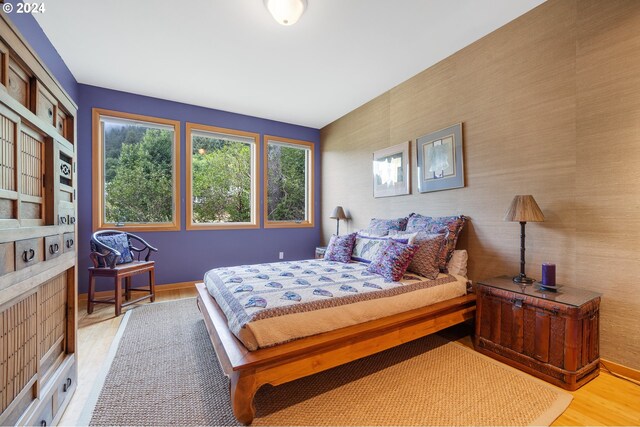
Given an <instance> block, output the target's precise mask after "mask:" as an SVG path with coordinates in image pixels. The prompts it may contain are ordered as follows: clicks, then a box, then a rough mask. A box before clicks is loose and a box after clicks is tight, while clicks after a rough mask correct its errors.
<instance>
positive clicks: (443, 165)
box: [416, 123, 464, 193]
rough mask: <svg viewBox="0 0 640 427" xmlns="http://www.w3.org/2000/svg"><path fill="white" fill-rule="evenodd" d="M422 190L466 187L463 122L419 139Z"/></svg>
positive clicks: (419, 179)
mask: <svg viewBox="0 0 640 427" xmlns="http://www.w3.org/2000/svg"><path fill="white" fill-rule="evenodd" d="M416 151H417V154H418V190H419V191H420V192H421V193H428V192H430V191H440V190H450V189H452V188H460V187H464V162H463V158H462V123H458V124H456V125H453V126H450V127H448V128H446V129H442V130H439V131H437V132H432V133H430V134H428V135H425V136H422V137H420V138H418V139H417V140H416Z"/></svg>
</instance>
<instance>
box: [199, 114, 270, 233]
mask: <svg viewBox="0 0 640 427" xmlns="http://www.w3.org/2000/svg"><path fill="white" fill-rule="evenodd" d="M259 138H260V136H259V135H258V134H255V133H249V132H241V131H237V130H231V129H222V128H216V127H212V126H205V125H199V124H194V123H187V229H189V230H203V229H217V228H225V229H230V228H258V227H259V226H260V220H259V218H258V213H257V206H258V182H257V177H258V172H257V171H258V164H257V154H256V147H257V145H258V140H259Z"/></svg>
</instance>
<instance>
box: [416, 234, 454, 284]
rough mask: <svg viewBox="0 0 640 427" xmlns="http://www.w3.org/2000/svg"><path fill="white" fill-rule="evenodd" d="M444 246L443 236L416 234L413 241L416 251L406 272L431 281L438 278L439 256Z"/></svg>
mask: <svg viewBox="0 0 640 427" xmlns="http://www.w3.org/2000/svg"><path fill="white" fill-rule="evenodd" d="M444 244H445V235H444V234H426V233H418V235H417V236H416V238H415V240H414V245H416V246H417V247H418V249H417V250H416V253H415V255H414V256H413V259H412V260H411V264H409V267H407V270H409V271H412V272H414V273H416V274H419V275H421V276H423V277H426V278H428V279H432V280H433V279H435V278H436V277H438V273H440V265H439V262H440V254H441V253H442V247H443V246H444Z"/></svg>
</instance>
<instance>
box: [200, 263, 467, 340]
mask: <svg viewBox="0 0 640 427" xmlns="http://www.w3.org/2000/svg"><path fill="white" fill-rule="evenodd" d="M367 266H368V265H367V264H363V263H349V264H344V263H339V262H334V261H324V260H303V261H290V262H277V263H269V264H256V265H241V266H234V267H227V268H216V269H213V270H210V271H208V272H207V273H206V274H205V283H206V286H207V289H208V291H209V293H210V294H211V295H212V296H213V297H214V298H215V299H216V301H217V302H218V305H219V306H220V308H221V309H222V311H223V312H224V313H225V315H226V317H227V320H228V323H229V329H230V330H231V332H233V333H234V334H235V335H236V336H238V337H240V331H241V329H242V328H244V327H245V326H246V325H247V323H249V322H255V321H258V320H262V319H267V318H273V317H278V316H285V315H289V314H293V313H302V312H308V311H313V310H319V309H323V308H329V307H338V306H343V305H346V304H352V303H357V302H361V301H366V300H372V299H378V298H384V297H389V296H395V295H399V294H403V293H407V292H412V291H415V290H417V289H424V288H428V287H433V286H437V285H441V284H445V283H449V282H456V281H457V279H456V278H455V277H454V276H451V275H443V277H439V278H437V279H436V280H428V279H425V278H423V277H421V276H416V275H412V274H407V275H405V276H404V278H403V280H402V281H401V282H385V280H384V278H383V277H382V276H380V275H378V274H374V273H370V272H368V271H366V269H367Z"/></svg>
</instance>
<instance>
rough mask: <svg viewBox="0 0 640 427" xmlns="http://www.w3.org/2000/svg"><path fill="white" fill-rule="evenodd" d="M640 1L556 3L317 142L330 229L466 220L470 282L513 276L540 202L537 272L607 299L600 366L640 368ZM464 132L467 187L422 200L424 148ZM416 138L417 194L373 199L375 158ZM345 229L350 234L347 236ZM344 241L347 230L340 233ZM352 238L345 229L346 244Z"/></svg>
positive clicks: (533, 257) (531, 260)
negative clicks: (419, 144) (529, 208)
mask: <svg viewBox="0 0 640 427" xmlns="http://www.w3.org/2000/svg"><path fill="white" fill-rule="evenodd" d="M638 28H640V2H638V1H635V0H611V1H607V2H602V1H598V0H549V1H547V2H546V3H544V4H542V5H540V6H539V7H537V8H536V9H534V10H532V11H530V12H529V13H527V14H525V15H523V16H521V17H520V18H518V19H516V20H515V21H512V22H511V23H509V24H507V25H505V26H504V27H502V28H500V29H498V30H497V31H495V32H493V33H491V34H489V35H488V36H486V37H484V38H482V39H481V40H479V41H477V42H475V43H473V44H472V45H470V46H468V47H466V48H465V49H463V50H461V51H459V52H457V53H455V54H454V55H452V56H450V57H449V58H447V59H445V60H443V61H442V62H440V63H438V64H436V65H434V66H433V67H431V68H429V69H427V70H425V71H423V72H421V73H420V74H418V75H416V76H415V77H413V78H411V79H409V80H407V81H406V82H404V83H402V84H400V85H398V86H397V87H395V88H393V89H392V90H390V91H388V92H386V93H384V94H382V95H381V96H379V97H377V98H375V99H373V100H372V101H370V102H369V103H367V104H365V105H363V106H362V107H360V108H358V109H356V110H354V111H353V112H351V113H349V114H347V115H346V116H344V117H342V118H340V119H338V120H337V121H335V122H333V123H331V124H329V125H327V126H326V127H325V128H323V129H322V131H321V150H322V227H323V236H324V239H325V241H326V240H328V237H329V236H330V234H331V233H332V231H333V230H334V229H335V220H332V219H330V218H329V215H330V214H331V211H332V209H333V208H334V207H335V206H336V205H341V206H343V207H344V208H345V209H346V210H347V211H348V213H349V214H350V215H351V217H352V220H351V221H349V222H348V223H347V227H345V228H346V229H347V230H349V231H353V230H357V229H359V228H363V227H366V225H367V223H368V221H369V219H370V218H371V217H379V218H390V217H398V216H405V215H407V214H409V213H410V212H418V213H422V214H426V215H433V216H439V215H453V214H465V215H468V216H469V217H470V218H471V223H470V225H469V227H468V228H467V230H466V231H465V232H464V233H463V237H462V239H461V242H460V246H461V247H464V248H466V249H468V251H469V256H470V259H469V277H470V278H472V279H474V280H478V279H481V278H483V277H488V276H493V275H497V274H517V273H518V269H519V255H520V254H519V243H520V242H519V225H518V224H517V223H510V222H503V221H502V218H503V215H504V212H505V210H506V209H507V207H508V206H509V203H510V202H511V199H512V198H513V196H514V195H516V194H532V195H534V197H535V198H536V200H537V202H538V204H539V205H540V207H541V209H542V211H543V212H544V214H545V222H543V223H530V224H528V226H527V273H528V275H530V276H533V277H536V278H539V277H540V268H541V264H542V263H543V262H554V263H556V264H557V271H558V282H559V283H563V284H567V285H571V286H577V287H583V288H587V289H591V290H595V291H598V292H602V293H603V299H602V311H601V313H602V319H601V320H602V327H601V334H602V340H601V354H602V356H603V357H604V358H606V359H609V360H611V361H614V362H617V363H620V364H623V365H626V366H629V367H631V368H634V369H640V358H638V356H637V354H640V334H638V331H639V330H640V283H638V281H637V280H636V278H637V277H640V246H639V245H638V243H637V242H638V241H640V204H639V202H638V200H640V166H639V165H640V31H638ZM457 122H463V138H464V156H465V177H466V186H465V187H464V188H461V189H455V190H449V191H441V192H434V193H418V192H417V181H416V173H415V170H416V169H415V167H416V160H415V150H413V149H414V148H415V140H416V139H417V138H418V137H420V136H422V135H424V134H427V133H429V132H431V131H435V130H438V129H441V128H444V127H446V126H448V125H451V124H453V123H457ZM407 140H411V141H412V142H413V144H414V145H413V147H412V150H413V152H412V158H413V159H412V181H413V182H412V188H413V193H412V194H411V195H408V196H399V197H391V198H381V199H374V198H373V187H372V165H371V155H372V153H373V151H374V150H378V149H381V148H384V147H388V146H390V145H394V144H397V143H400V142H403V141H407ZM343 227H344V226H343ZM343 230H344V228H343ZM344 232H346V230H345V231H343V233H344Z"/></svg>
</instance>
